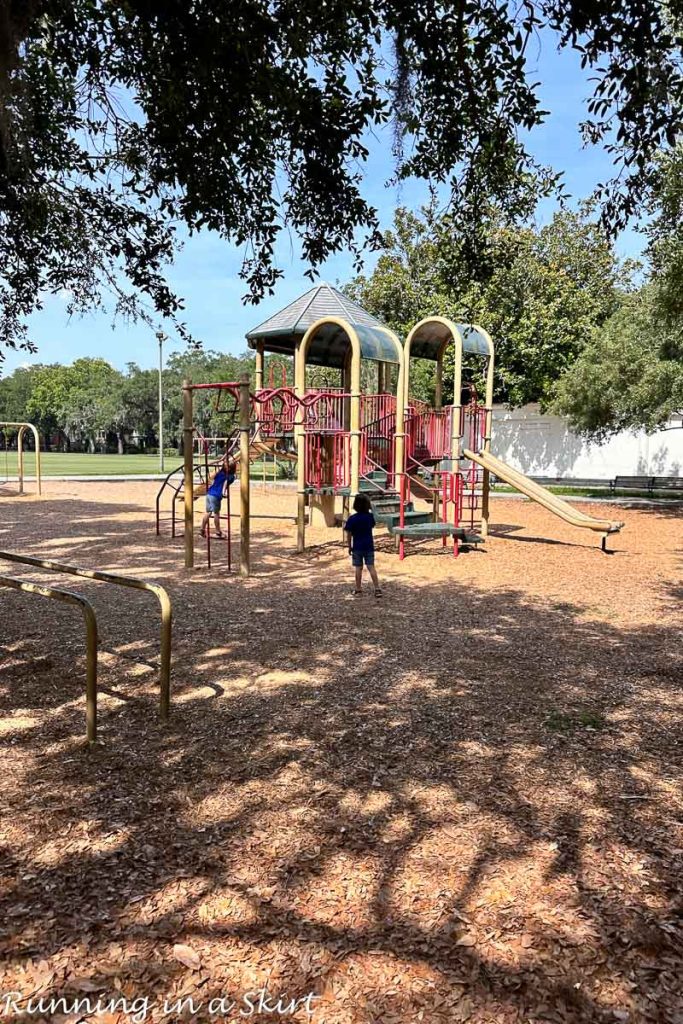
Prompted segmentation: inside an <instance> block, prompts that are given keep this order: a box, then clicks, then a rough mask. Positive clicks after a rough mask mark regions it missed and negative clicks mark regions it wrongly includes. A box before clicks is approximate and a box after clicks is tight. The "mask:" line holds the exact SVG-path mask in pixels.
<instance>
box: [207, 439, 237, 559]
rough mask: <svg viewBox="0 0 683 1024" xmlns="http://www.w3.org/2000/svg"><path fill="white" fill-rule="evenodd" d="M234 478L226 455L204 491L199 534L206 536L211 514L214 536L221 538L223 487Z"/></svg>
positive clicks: (233, 471)
mask: <svg viewBox="0 0 683 1024" xmlns="http://www.w3.org/2000/svg"><path fill="white" fill-rule="evenodd" d="M234 479H235V465H234V463H232V462H228V457H227V455H226V457H225V458H224V459H223V462H222V464H221V468H220V469H219V470H218V472H217V473H216V475H215V477H214V478H213V480H212V481H211V486H210V487H209V489H208V490H207V492H206V512H205V513H204V518H203V519H202V528H201V535H202V537H206V530H207V527H208V525H209V519H210V518H211V516H212V515H213V522H214V526H215V528H216V536H217V537H218V538H219V539H221V540H222V538H223V533H222V531H221V520H220V512H221V502H222V500H223V491H224V490H225V487H226V486H227V487H229V486H230V484H231V483H232V482H233V481H234Z"/></svg>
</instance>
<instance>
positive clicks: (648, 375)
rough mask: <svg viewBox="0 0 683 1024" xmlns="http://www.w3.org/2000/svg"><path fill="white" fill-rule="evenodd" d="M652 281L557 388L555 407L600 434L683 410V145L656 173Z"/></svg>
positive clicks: (653, 425) (661, 421)
mask: <svg viewBox="0 0 683 1024" xmlns="http://www.w3.org/2000/svg"><path fill="white" fill-rule="evenodd" d="M652 196H653V199H652V203H651V212H652V219H651V220H650V222H649V224H648V226H647V228H646V233H647V235H648V242H649V244H648V248H647V256H648V257H649V262H650V267H649V276H648V280H647V282H646V284H645V285H644V286H643V287H642V288H641V289H640V290H639V291H638V292H637V293H636V294H634V295H633V296H631V298H630V299H629V301H628V302H627V303H626V304H624V305H623V306H622V307H621V308H620V309H619V310H617V311H616V312H615V314H614V316H612V317H611V318H610V319H609V320H608V321H607V323H606V324H605V325H604V329H603V330H601V331H595V332H594V333H593V336H592V337H591V340H590V343H589V344H588V345H587V346H586V348H585V349H584V351H583V352H582V353H581V355H580V356H579V358H578V359H577V361H576V362H575V363H574V365H573V366H571V367H570V368H569V369H568V370H567V372H566V373H565V374H564V376H563V377H562V378H561V380H560V381H559V382H558V385H557V389H556V399H555V402H554V404H553V408H554V409H555V411H556V412H559V413H562V414H563V415H566V416H567V417H568V418H569V421H570V423H571V426H572V427H573V429H574V430H576V431H578V432H580V433H583V434H586V435H588V436H590V437H594V438H598V439H602V438H605V437H607V436H609V435H610V434H613V433H616V432H617V431H619V430H623V429H627V428H634V429H635V428H641V427H642V428H645V429H646V430H656V429H657V428H660V427H663V426H665V425H666V424H667V423H668V422H669V420H670V419H671V418H672V416H674V415H676V414H681V413H683V146H681V145H679V146H678V147H677V148H676V149H675V150H673V151H672V152H671V153H669V154H667V155H666V156H663V157H662V159H661V160H660V161H659V162H658V166H657V170H656V173H655V175H654V177H653V192H652Z"/></svg>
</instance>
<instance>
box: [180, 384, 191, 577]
mask: <svg viewBox="0 0 683 1024" xmlns="http://www.w3.org/2000/svg"><path fill="white" fill-rule="evenodd" d="M192 421H193V417H192V385H191V384H190V382H189V380H184V381H183V472H184V480H183V483H184V497H185V568H186V569H192V568H193V566H194V453H193V441H194V437H193V435H194V427H193V422H192Z"/></svg>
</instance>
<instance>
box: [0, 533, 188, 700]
mask: <svg viewBox="0 0 683 1024" xmlns="http://www.w3.org/2000/svg"><path fill="white" fill-rule="evenodd" d="M0 559H3V560H4V561H6V562H17V563H18V564H20V565H32V566H35V568H37V569H48V570H49V571H50V572H61V573H64V574H65V575H67V576H82V577H83V578H85V579H90V580H98V581H99V582H100V583H113V584H116V585H117V586H120V587H129V588H131V589H132V590H146V591H148V593H150V594H154V596H155V597H156V598H157V600H158V602H159V606H160V608H161V637H160V647H161V649H160V657H159V669H160V671H159V713H160V715H161V718H162V719H164V720H166V719H167V718H168V713H169V709H170V704H171V637H172V622H173V607H172V605H171V599H170V597H169V596H168V592H167V591H166V590H165V589H164V587H161V586H159V584H157V583H147V582H146V580H139V579H136V578H135V577H134V576H117V575H115V574H114V573H110V572H100V571H99V570H98V569H81V568H80V567H78V566H75V565H64V564H63V563H61V562H53V561H50V560H48V559H46V558H32V557H31V556H30V555H18V554H16V553H15V552H14V551H0Z"/></svg>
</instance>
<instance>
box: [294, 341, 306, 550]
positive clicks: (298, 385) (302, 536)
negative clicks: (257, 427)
mask: <svg viewBox="0 0 683 1024" xmlns="http://www.w3.org/2000/svg"><path fill="white" fill-rule="evenodd" d="M306 334H308V332H306ZM302 363H303V365H302ZM294 386H295V389H296V394H297V396H298V397H299V398H303V397H304V395H305V394H306V361H305V355H304V352H303V346H302V345H299V346H298V347H297V350H296V353H295V356H294ZM294 431H295V434H296V455H297V461H296V490H297V513H296V549H297V551H303V550H304V549H305V547H306V432H305V429H304V409H303V406H302V405H301V404H300V403H299V404H298V405H297V408H296V417H295V424H294Z"/></svg>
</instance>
